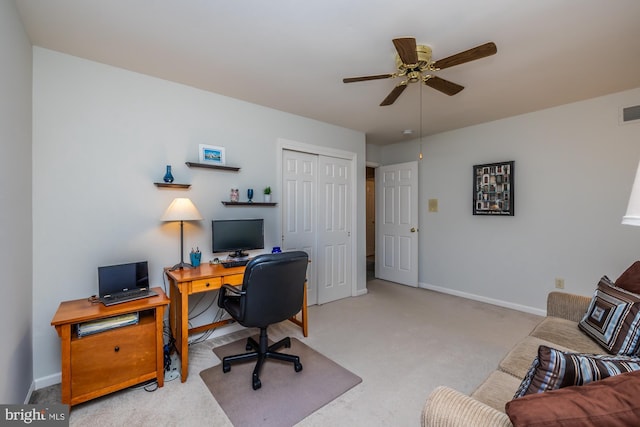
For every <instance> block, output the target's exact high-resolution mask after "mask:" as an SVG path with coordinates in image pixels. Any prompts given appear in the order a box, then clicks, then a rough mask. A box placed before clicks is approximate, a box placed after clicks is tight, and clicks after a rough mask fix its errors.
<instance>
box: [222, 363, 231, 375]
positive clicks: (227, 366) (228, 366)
mask: <svg viewBox="0 0 640 427" xmlns="http://www.w3.org/2000/svg"><path fill="white" fill-rule="evenodd" d="M230 370H231V364H229V363H223V364H222V372H224V373H225V374H226V373H227V372H229V371H230Z"/></svg>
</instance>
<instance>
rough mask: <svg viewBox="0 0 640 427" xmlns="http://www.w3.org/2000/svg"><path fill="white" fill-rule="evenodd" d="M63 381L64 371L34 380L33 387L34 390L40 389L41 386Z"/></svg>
mask: <svg viewBox="0 0 640 427" xmlns="http://www.w3.org/2000/svg"><path fill="white" fill-rule="evenodd" d="M61 382H62V372H57V373H55V374H51V375H47V376H46V377H41V378H36V379H35V380H34V381H33V384H32V386H31V388H32V389H33V390H40V389H41V388H45V387H49V386H50V385H54V384H59V383H61Z"/></svg>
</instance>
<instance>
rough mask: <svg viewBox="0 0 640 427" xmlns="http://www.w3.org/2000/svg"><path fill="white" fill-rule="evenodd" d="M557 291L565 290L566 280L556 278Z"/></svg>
mask: <svg viewBox="0 0 640 427" xmlns="http://www.w3.org/2000/svg"><path fill="white" fill-rule="evenodd" d="M556 289H564V279H561V278H556Z"/></svg>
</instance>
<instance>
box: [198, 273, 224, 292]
mask: <svg viewBox="0 0 640 427" xmlns="http://www.w3.org/2000/svg"><path fill="white" fill-rule="evenodd" d="M220 286H222V278H220V277H210V278H208V279H200V280H194V281H192V282H191V292H190V293H192V294H195V293H197V292H207V291H210V290H212V289H219V288H220Z"/></svg>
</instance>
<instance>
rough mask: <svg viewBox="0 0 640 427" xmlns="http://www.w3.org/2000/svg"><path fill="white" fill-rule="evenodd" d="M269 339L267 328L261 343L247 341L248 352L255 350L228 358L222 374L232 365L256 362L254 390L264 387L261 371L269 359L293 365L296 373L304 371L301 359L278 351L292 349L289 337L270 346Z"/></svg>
mask: <svg viewBox="0 0 640 427" xmlns="http://www.w3.org/2000/svg"><path fill="white" fill-rule="evenodd" d="M268 344H269V338H268V336H267V328H266V327H265V328H260V342H259V343H257V342H256V340H254V339H253V338H251V337H250V338H248V339H247V345H246V347H245V348H246V350H247V351H248V350H253V351H251V352H249V353H243V354H236V355H234V356H227V357H225V358H223V359H222V372H224V373H225V374H226V373H227V372H229V371H230V370H231V364H232V363H235V362H246V361H249V360H254V359H255V360H256V366H255V368H253V375H252V384H251V386H252V387H253V389H254V390H257V389H259V388H260V387H262V382H261V381H260V371H261V370H262V365H264V362H265V361H266V360H267V359H277V360H282V361H285V362H291V363H293V369H294V370H295V371H296V372H300V371H302V364H301V363H300V357H298V356H294V355H292V354H286V353H278V352H277V351H276V350H277V349H279V348H281V347H283V346H284V347H285V348H289V347H291V339H290V338H289V337H286V338H283V339H281V340H280V341H278V342H277V343H275V344H272V345H268Z"/></svg>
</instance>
